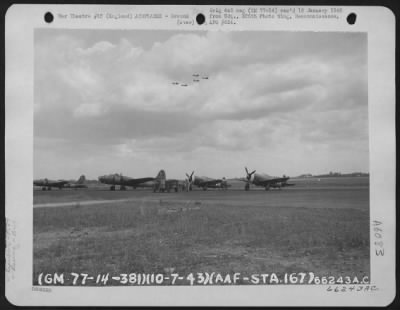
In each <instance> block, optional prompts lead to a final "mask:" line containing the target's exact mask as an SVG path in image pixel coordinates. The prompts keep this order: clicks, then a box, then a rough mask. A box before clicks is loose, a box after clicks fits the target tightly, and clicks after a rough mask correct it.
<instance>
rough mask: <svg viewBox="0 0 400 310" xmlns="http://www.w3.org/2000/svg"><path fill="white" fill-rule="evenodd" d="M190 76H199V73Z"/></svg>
mask: <svg viewBox="0 0 400 310" xmlns="http://www.w3.org/2000/svg"><path fill="white" fill-rule="evenodd" d="M192 76H194V77H199V76H200V74H198V73H195V74H193V75H192Z"/></svg>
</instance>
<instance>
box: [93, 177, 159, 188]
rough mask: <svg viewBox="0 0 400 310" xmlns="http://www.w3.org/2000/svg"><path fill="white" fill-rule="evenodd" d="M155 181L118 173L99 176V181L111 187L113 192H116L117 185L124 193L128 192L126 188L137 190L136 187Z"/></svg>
mask: <svg viewBox="0 0 400 310" xmlns="http://www.w3.org/2000/svg"><path fill="white" fill-rule="evenodd" d="M155 179H156V178H151V177H148V178H139V179H134V178H130V177H126V176H123V175H122V174H118V173H115V174H109V175H103V176H99V181H100V182H101V183H104V184H108V185H111V186H110V190H111V191H115V185H119V186H120V188H119V189H120V190H121V191H123V190H126V187H133V189H135V188H136V187H140V186H141V185H143V183H146V182H149V181H153V180H155Z"/></svg>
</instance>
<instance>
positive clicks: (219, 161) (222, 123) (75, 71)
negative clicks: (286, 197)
mask: <svg viewBox="0 0 400 310" xmlns="http://www.w3.org/2000/svg"><path fill="white" fill-rule="evenodd" d="M34 71H35V97H34V111H35V112H34V113H35V114H34V177H35V178H42V177H47V178H77V177H78V176H79V175H80V174H82V173H84V174H85V175H86V176H87V177H88V178H97V177H98V176H99V175H102V174H108V173H115V172H118V173H120V172H122V173H123V174H124V175H128V176H132V177H144V176H155V175H156V174H157V172H158V170H159V169H161V168H163V169H165V170H166V172H167V177H174V178H184V174H185V172H190V171H192V170H195V171H196V174H198V175H207V176H210V177H222V176H225V177H237V176H244V174H245V173H244V166H247V167H248V168H249V169H251V170H253V169H256V170H257V171H259V172H265V173H268V174H270V175H277V176H280V175H282V174H286V175H289V176H296V175H299V174H302V173H313V174H317V173H325V172H329V171H341V172H353V171H365V172H367V171H369V164H368V158H369V156H368V98H367V37H366V35H365V34H363V33H316V32H300V33H297V32H235V33H232V32H215V31H212V32H205V31H201V32H200V31H199V32H177V31H149V30H143V31H137V30H135V31H132V30H129V31H128V30H125V31H121V30H110V31H105V30H62V29H61V30H49V29H40V30H36V32H35V70H34ZM194 73H198V74H200V77H201V76H208V77H209V79H208V80H205V79H201V80H200V82H199V83H196V82H193V78H192V74H194ZM173 81H178V82H181V83H187V84H188V87H182V86H176V85H172V82H173Z"/></svg>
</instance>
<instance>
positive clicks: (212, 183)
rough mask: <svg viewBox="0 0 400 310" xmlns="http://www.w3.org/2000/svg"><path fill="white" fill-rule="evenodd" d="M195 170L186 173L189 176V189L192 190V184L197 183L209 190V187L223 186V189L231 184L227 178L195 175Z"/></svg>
mask: <svg viewBox="0 0 400 310" xmlns="http://www.w3.org/2000/svg"><path fill="white" fill-rule="evenodd" d="M193 174H194V171H192V173H191V174H190V175H189V174H187V173H186V176H187V184H188V186H187V189H188V190H190V191H191V190H192V188H193V187H192V185H193V184H194V185H196V186H198V187H201V188H203V190H204V191H205V190H207V189H208V188H221V189H227V188H228V187H229V186H230V185H229V184H228V182H227V181H226V179H225V178H222V179H212V178H208V177H198V176H193Z"/></svg>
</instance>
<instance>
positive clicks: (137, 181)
mask: <svg viewBox="0 0 400 310" xmlns="http://www.w3.org/2000/svg"><path fill="white" fill-rule="evenodd" d="M154 180H155V178H139V179H129V180H126V181H125V182H124V183H125V185H126V186H137V185H139V184H142V183H146V182H148V181H154Z"/></svg>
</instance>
